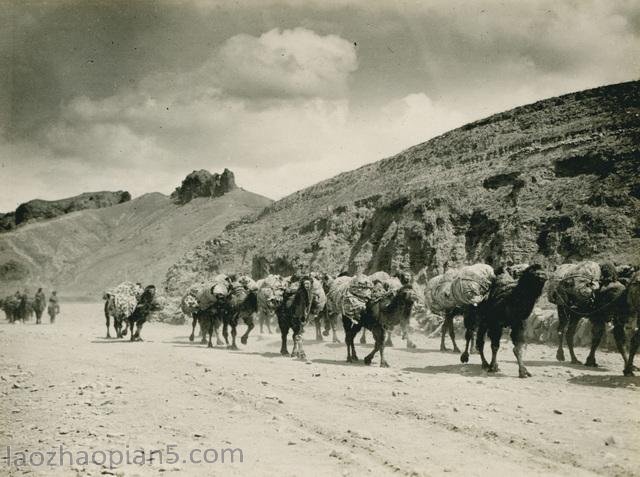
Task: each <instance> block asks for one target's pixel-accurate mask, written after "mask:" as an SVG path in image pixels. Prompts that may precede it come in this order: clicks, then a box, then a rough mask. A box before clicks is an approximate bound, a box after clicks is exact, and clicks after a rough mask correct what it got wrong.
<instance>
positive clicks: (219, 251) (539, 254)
mask: <svg viewBox="0 0 640 477" xmlns="http://www.w3.org/2000/svg"><path fill="white" fill-rule="evenodd" d="M639 139H640V82H637V81H634V82H628V83H622V84H617V85H611V86H606V87H601V88H595V89H591V90H587V91H582V92H578V93H573V94H569V95H565V96H561V97H557V98H551V99H547V100H544V101H539V102H537V103H534V104H530V105H527V106H523V107H519V108H515V109H513V110H510V111H507V112H504V113H501V114H497V115H494V116H491V117H488V118H485V119H483V120H480V121H477V122H474V123H471V124H468V125H466V126H463V127H461V128H458V129H456V130H453V131H450V132H448V133H446V134H443V135H441V136H439V137H436V138H434V139H431V140H430V141H427V142H425V143H423V144H419V145H417V146H414V147H412V148H410V149H407V150H405V151H403V152H401V153H400V154H398V155H396V156H393V157H390V158H387V159H384V160H382V161H378V162H375V163H372V164H368V165H366V166H363V167H361V168H359V169H357V170H354V171H350V172H346V173H343V174H340V175H338V176H336V177H333V178H331V179H329V180H326V181H323V182H320V183H318V184H316V185H314V186H312V187H309V188H307V189H304V190H301V191H299V192H296V193H294V194H292V195H290V196H288V197H286V198H284V199H282V200H279V201H277V202H274V203H273V204H271V205H270V206H269V207H267V208H266V209H265V210H264V211H262V212H261V213H260V214H258V215H256V216H255V217H253V218H251V219H247V218H245V219H243V220H242V221H239V222H233V223H230V224H229V225H227V227H226V229H225V232H224V233H223V234H222V235H220V236H219V237H218V238H217V239H216V240H210V241H207V242H205V243H202V244H201V245H200V246H199V247H197V248H196V249H195V250H193V251H191V252H189V253H187V254H186V255H185V256H184V257H183V258H182V259H181V260H180V261H179V262H178V263H177V264H176V265H175V266H174V267H172V268H171V273H170V274H169V275H167V280H166V286H167V288H168V289H170V290H180V289H181V288H183V287H184V286H186V285H187V284H188V283H189V282H190V280H194V279H198V280H201V279H203V278H206V277H207V276H208V275H213V274H216V273H218V272H219V271H226V272H231V271H236V272H240V273H250V274H251V275H252V276H253V277H254V278H260V277H263V276H265V275H266V274H268V273H280V274H284V275H287V274H290V273H292V272H293V271H295V270H297V269H319V270H326V271H328V272H330V273H339V272H341V271H348V272H350V273H354V272H360V271H362V272H373V271H376V270H385V271H388V272H394V271H397V270H399V269H404V270H410V271H413V272H414V273H419V274H420V276H421V277H423V279H426V278H428V277H430V276H433V275H435V274H438V273H441V272H442V271H443V269H445V268H446V267H448V266H458V265H461V264H465V263H471V262H480V261H482V262H486V263H489V264H491V265H494V266H498V265H501V264H509V263H512V262H513V263H517V262H528V263H531V262H532V261H534V260H535V261H540V262H543V263H547V264H557V263H562V262H566V261H573V260H581V259H585V258H590V259H596V260H597V259H600V258H607V259H613V260H615V261H619V262H626V263H629V262H631V263H639V262H640V200H639V196H640V193H639V192H638V191H640V140H639Z"/></svg>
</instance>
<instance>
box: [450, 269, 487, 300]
mask: <svg viewBox="0 0 640 477" xmlns="http://www.w3.org/2000/svg"><path fill="white" fill-rule="evenodd" d="M494 279H495V274H494V272H493V268H492V267H491V266H490V265H486V264H484V263H476V264H475V265H469V266H466V267H462V268H460V269H459V270H458V272H457V274H456V277H455V278H454V279H453V282H452V283H451V294H452V296H453V298H454V300H455V302H456V304H457V305H459V306H465V305H477V304H478V303H480V302H482V301H484V300H485V299H486V298H487V296H488V295H489V292H490V291H491V285H492V284H493V281H494Z"/></svg>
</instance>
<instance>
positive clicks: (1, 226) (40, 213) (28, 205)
mask: <svg viewBox="0 0 640 477" xmlns="http://www.w3.org/2000/svg"><path fill="white" fill-rule="evenodd" d="M130 200H131V194H129V193H128V192H126V191H118V192H106V191H102V192H86V193H84V194H80V195H76V196H75V197H68V198H66V199H61V200H40V199H35V200H30V201H29V202H25V203H24V204H20V205H19V206H18V208H17V209H16V210H15V211H14V212H9V213H8V214H0V232H6V231H8V230H13V229H15V228H16V227H17V226H19V225H23V224H26V223H29V222H36V221H40V220H48V219H53V218H55V217H59V216H61V215H64V214H68V213H71V212H76V211H78V210H84V209H101V208H103V207H111V206H112V205H116V204H122V203H123V202H128V201H130Z"/></svg>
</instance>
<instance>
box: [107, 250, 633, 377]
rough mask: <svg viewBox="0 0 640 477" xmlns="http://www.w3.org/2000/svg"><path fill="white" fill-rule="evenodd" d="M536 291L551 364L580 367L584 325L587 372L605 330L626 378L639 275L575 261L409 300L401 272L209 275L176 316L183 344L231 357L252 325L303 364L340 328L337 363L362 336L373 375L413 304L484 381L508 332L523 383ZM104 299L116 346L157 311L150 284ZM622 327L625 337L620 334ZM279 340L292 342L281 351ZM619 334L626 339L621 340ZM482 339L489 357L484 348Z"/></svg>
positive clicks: (478, 269) (464, 281)
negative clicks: (554, 347) (187, 326)
mask: <svg viewBox="0 0 640 477" xmlns="http://www.w3.org/2000/svg"><path fill="white" fill-rule="evenodd" d="M545 290H546V297H547V299H548V300H549V302H550V303H552V304H554V305H555V306H556V307H557V312H558V317H559V324H558V329H557V333H558V339H559V345H558V351H557V354H556V357H557V359H558V360H559V361H564V360H565V355H564V348H563V346H564V344H565V342H566V345H567V347H568V349H569V353H570V357H571V362H572V363H580V361H579V360H578V358H577V357H576V355H575V352H574V341H573V340H574V335H575V332H576V329H577V325H578V323H579V321H580V320H581V319H582V318H587V319H588V320H589V321H590V323H591V350H590V353H589V355H588V357H587V359H586V361H585V365H586V366H597V362H596V350H597V349H598V346H599V345H600V343H601V341H602V339H603V336H604V334H605V330H606V326H607V324H610V325H613V335H614V337H615V343H616V347H617V350H618V352H619V353H620V354H621V356H622V359H623V363H624V365H623V373H624V375H625V376H633V371H634V370H636V368H635V367H634V364H633V361H634V357H635V354H636V352H637V349H638V344H639V343H640V331H639V329H638V324H639V323H638V317H639V314H640V313H639V312H640V272H639V271H637V270H635V269H633V268H632V267H628V266H626V267H618V268H616V267H615V266H614V265H613V264H610V263H603V264H598V263H596V262H593V261H583V262H580V263H577V264H566V265H561V266H559V267H557V268H556V269H555V270H554V271H553V272H547V271H545V270H544V269H543V267H542V266H541V265H538V264H534V265H514V266H510V267H499V268H497V269H494V268H493V267H491V266H490V265H487V264H482V263H479V264H475V265H469V266H463V267H459V268H456V269H450V270H448V271H446V272H445V273H444V274H441V275H438V276H435V277H433V278H431V279H430V280H429V281H428V282H427V284H426V287H425V289H424V293H422V292H419V291H418V287H416V286H415V283H414V280H413V277H412V276H411V274H409V273H407V272H400V273H398V274H396V275H395V276H391V275H389V274H387V273H386V272H382V271H380V272H375V273H373V274H372V275H364V274H356V275H354V276H348V275H346V274H342V275H341V276H338V277H335V278H334V277H331V276H329V275H328V274H320V273H308V274H299V275H293V276H289V277H280V276H278V275H269V276H267V277H265V278H263V279H260V280H257V281H254V280H253V279H251V278H250V277H248V276H245V275H234V274H230V275H226V274H219V275H217V276H215V277H214V278H213V279H211V280H209V281H206V282H203V283H200V284H196V285H193V286H192V287H190V288H189V289H188V290H187V292H186V293H185V294H184V296H183V297H182V300H181V302H180V308H181V311H182V313H183V314H184V315H185V316H187V317H188V318H190V319H191V335H190V336H189V340H190V341H194V340H195V332H196V326H198V325H199V329H200V333H201V336H202V337H201V343H203V344H206V345H207V346H208V347H214V346H227V347H229V348H230V349H238V345H237V342H236V337H237V327H238V324H239V323H240V322H241V321H242V322H243V323H244V324H245V325H246V330H245V332H244V334H243V335H242V336H241V337H240V342H241V343H242V344H243V345H246V344H247V343H248V340H249V335H250V333H251V331H252V330H253V329H254V327H255V324H254V322H255V321H256V320H257V322H258V323H259V326H260V332H261V333H262V332H264V329H265V327H266V329H267V330H268V332H269V333H271V327H272V326H273V325H274V324H276V325H277V328H278V329H279V332H280V334H281V340H282V341H281V348H280V353H281V354H282V355H283V356H292V357H294V358H299V359H303V360H306V359H307V356H306V353H305V351H304V343H303V335H304V330H305V326H306V325H307V324H311V323H313V326H314V327H315V331H316V340H319V341H321V340H322V339H323V336H329V334H330V333H331V334H332V340H333V342H334V343H337V342H339V340H338V336H337V332H336V329H337V327H338V324H339V323H340V322H341V323H342V328H343V330H344V336H345V338H344V341H345V345H346V348H347V362H350V363H351V362H356V361H359V358H358V355H357V352H356V346H355V341H354V340H355V337H356V335H357V334H358V333H359V332H361V331H362V332H363V333H364V330H368V331H369V332H370V333H371V334H372V336H373V339H374V346H373V349H372V350H371V352H370V353H369V354H368V355H366V356H365V357H364V363H365V364H367V365H369V364H371V362H372V360H373V359H374V357H375V356H376V354H379V355H380V361H379V363H380V366H381V367H388V366H389V364H388V362H387V360H386V358H385V354H384V350H385V347H386V346H391V345H392V343H391V341H390V340H391V335H392V333H393V331H394V329H396V328H398V329H399V330H400V331H401V332H402V337H403V339H406V340H407V346H408V347H415V345H414V344H413V343H412V342H411V340H410V338H409V329H410V327H409V322H410V319H411V316H412V312H414V310H415V308H416V305H419V306H421V307H425V308H426V309H428V310H429V311H430V312H431V313H433V314H436V315H439V316H440V317H441V318H442V325H441V344H440V350H441V351H447V347H446V338H447V335H448V336H449V338H450V340H451V342H452V345H453V351H454V352H456V353H460V361H461V362H462V363H467V362H469V358H470V354H471V353H473V351H474V348H475V350H477V352H478V354H479V357H480V361H481V363H482V367H483V368H484V369H486V370H487V371H488V372H489V373H495V372H496V371H498V370H499V366H498V360H497V356H498V351H499V348H500V339H501V337H502V334H503V330H504V329H505V328H509V329H510V337H511V341H512V343H513V346H514V349H513V352H514V355H515V357H516V360H517V363H518V374H519V376H520V377H521V378H526V377H529V376H531V373H530V372H529V371H528V370H527V368H526V366H525V363H524V356H523V351H524V346H525V330H526V327H527V320H528V318H529V317H530V316H531V314H532V311H533V309H534V306H535V305H536V303H537V301H538V300H539V299H540V297H541V296H542V295H543V292H544V291H545ZM104 300H105V304H104V313H105V317H106V324H107V337H108V338H109V337H110V331H109V328H110V321H111V320H112V321H113V326H114V329H115V332H116V337H118V338H120V337H123V336H125V335H126V334H127V332H129V333H130V339H131V340H134V341H136V340H142V337H141V331H142V327H143V325H144V323H145V322H146V321H147V319H148V317H149V315H151V314H152V313H153V312H155V311H158V310H159V309H160V308H161V304H160V302H159V300H158V299H157V297H156V294H155V287H153V285H150V286H148V287H146V288H144V289H143V288H142V286H141V285H139V284H136V285H134V284H132V283H130V282H124V283H121V284H120V285H118V286H117V287H114V288H112V289H110V290H108V291H107V292H106V293H105V295H104ZM456 317H462V320H463V323H464V329H465V336H464V338H465V346H464V349H463V350H460V348H458V345H457V343H456V337H455V332H454V326H453V322H454V318H456ZM123 326H124V329H123ZM134 326H135V330H134ZM627 328H633V329H632V331H631V332H630V333H628V332H627V331H626V330H627ZM220 329H222V331H221V333H220ZM289 334H291V339H292V343H293V346H292V349H291V352H290V351H289V347H288V339H289ZM214 335H215V344H214V341H213V339H214ZM221 335H222V338H221ZM627 335H631V337H630V339H627ZM487 338H488V340H489V341H490V349H491V355H490V357H488V355H486V354H485V349H484V348H485V347H484V344H485V340H486V339H487ZM223 339H224V341H223ZM627 345H628V348H627ZM627 349H628V350H627Z"/></svg>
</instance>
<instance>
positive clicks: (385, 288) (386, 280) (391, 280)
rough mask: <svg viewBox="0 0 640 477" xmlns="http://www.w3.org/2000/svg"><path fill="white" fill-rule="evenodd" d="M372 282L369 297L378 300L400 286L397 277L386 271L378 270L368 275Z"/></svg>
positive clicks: (395, 290)
mask: <svg viewBox="0 0 640 477" xmlns="http://www.w3.org/2000/svg"><path fill="white" fill-rule="evenodd" d="M369 279H370V280H371V283H372V284H373V288H372V290H371V298H372V299H373V300H379V299H380V298H382V297H384V296H385V295H387V294H389V293H395V292H397V291H398V290H400V288H402V283H401V282H400V280H399V279H398V278H397V277H392V276H391V275H389V274H388V273H387V272H383V271H379V272H374V273H372V274H371V275H369Z"/></svg>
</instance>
